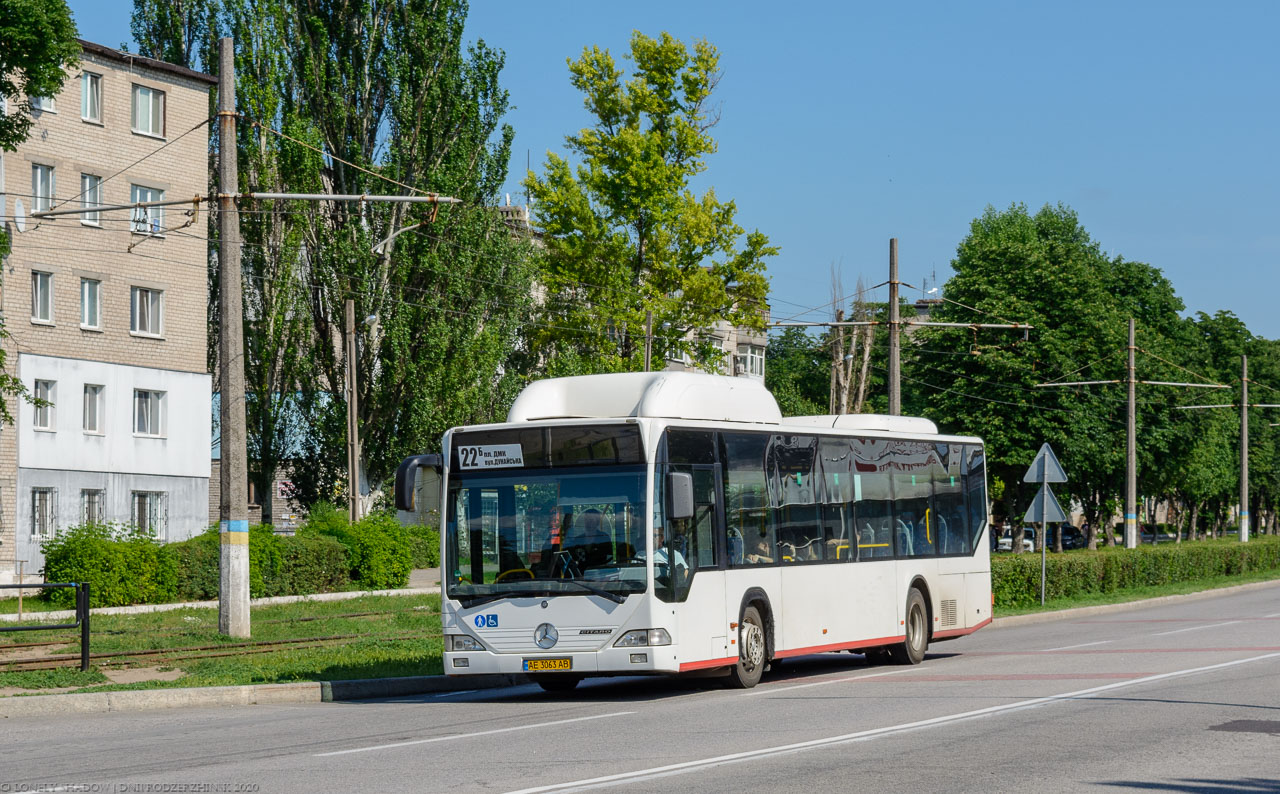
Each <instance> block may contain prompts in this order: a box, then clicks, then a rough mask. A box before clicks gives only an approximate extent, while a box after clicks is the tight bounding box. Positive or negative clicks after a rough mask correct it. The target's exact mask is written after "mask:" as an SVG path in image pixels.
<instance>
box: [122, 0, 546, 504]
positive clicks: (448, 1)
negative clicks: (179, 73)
mask: <svg viewBox="0 0 1280 794" xmlns="http://www.w3.org/2000/svg"><path fill="white" fill-rule="evenodd" d="M136 2H137V5H135V9H137V8H139V7H142V8H143V10H144V11H146V13H143V14H140V15H139V14H136V15H135V19H139V18H142V19H144V20H150V21H149V22H148V25H149V26H150V27H149V30H152V31H154V32H155V33H156V37H155V38H154V41H155V42H157V43H156V45H155V46H156V47H157V50H156V51H157V52H168V51H178V50H182V51H184V52H186V51H187V50H185V49H184V48H185V47H187V45H186V41H187V40H193V41H198V40H200V39H201V38H207V40H209V41H213V40H214V39H216V38H217V37H218V36H220V35H231V36H232V37H233V38H234V39H235V42H236V69H237V100H238V104H239V106H240V107H239V109H240V110H241V111H242V112H244V113H245V114H246V115H247V116H248V117H249V118H248V119H247V121H248V122H250V123H245V124H242V125H240V127H239V138H238V141H237V145H238V149H239V156H240V164H241V187H242V188H243V189H245V190H259V191H273V192H274V191H278V192H299V193H355V194H385V193H395V194H411V193H418V194H424V193H428V192H431V193H439V194H442V195H447V196H453V197H456V198H458V199H460V200H461V201H462V202H463V203H462V204H461V205H454V206H450V207H444V208H441V209H440V210H439V214H438V216H436V213H435V212H434V210H432V209H431V208H429V207H426V206H425V205H408V204H394V205H388V204H383V203H372V202H370V203H346V202H300V201H299V202H290V203H288V204H270V205H258V206H244V207H242V210H247V212H242V216H241V230H242V234H243V235H244V238H245V242H246V246H245V249H244V255H243V264H244V273H243V275H244V285H245V335H246V340H245V352H246V355H245V366H246V384H247V386H248V389H249V397H248V403H247V409H248V411H247V412H248V420H249V426H250V432H249V442H250V458H251V461H252V462H251V469H252V470H253V474H254V476H255V478H263V479H265V478H268V477H270V475H271V474H272V472H273V469H274V465H273V461H274V460H279V459H280V458H281V457H282V456H285V455H286V454H288V455H290V456H291V457H292V458H293V460H292V471H291V477H292V479H293V481H294V484H295V486H296V487H297V488H298V497H299V499H300V501H302V502H303V503H304V504H310V503H311V502H313V501H315V500H318V499H335V498H340V496H341V494H342V492H343V491H344V489H345V486H344V484H343V481H344V478H345V440H346V423H345V414H346V402H345V399H344V394H345V389H346V383H347V378H346V364H347V362H346V357H345V350H346V346H345V342H346V335H345V329H344V324H343V304H344V302H345V300H346V299H348V298H350V299H352V300H354V302H355V304H356V313H357V317H358V318H360V319H362V320H363V319H364V318H366V317H373V318H375V320H374V321H373V322H371V323H368V324H366V323H363V322H361V323H360V324H359V327H358V329H357V335H358V336H357V340H356V341H357V357H358V361H357V363H356V369H357V373H358V374H357V379H356V383H357V389H358V395H359V409H360V410H359V419H358V421H359V428H360V436H361V442H362V450H363V453H364V457H363V460H362V468H363V470H364V472H365V474H366V476H367V479H368V481H369V482H370V483H371V484H372V485H373V487H374V488H377V487H378V486H380V485H381V484H383V483H384V482H385V481H386V480H387V479H388V478H389V476H390V475H391V473H392V472H393V471H394V468H395V466H396V465H397V464H398V463H399V461H400V459H401V458H403V457H404V456H405V455H406V454H408V453H410V452H416V451H422V450H424V449H429V448H432V447H436V446H437V445H438V444H439V436H440V434H441V433H442V432H443V431H444V430H445V429H447V428H448V427H450V426H452V425H455V424H462V423H467V422H478V421H488V420H492V419H495V418H498V417H500V416H501V413H502V411H503V410H504V408H505V407H506V405H507V404H509V402H510V400H511V399H512V397H513V395H514V389H515V385H516V380H515V377H514V372H515V366H514V359H513V355H514V354H513V351H515V350H516V349H517V348H518V347H519V344H520V340H521V338H522V329H523V323H524V322H526V320H527V317H528V315H529V305H528V304H529V301H530V298H529V295H530V294H531V292H532V289H531V284H532V264H531V256H530V246H529V244H528V243H527V241H524V240H522V239H520V238H519V237H518V236H517V235H513V234H512V233H511V230H510V229H508V227H507V226H506V225H505V224H504V223H503V221H502V220H501V218H500V216H499V215H498V213H497V212H496V209H495V205H496V203H497V196H498V191H499V189H500V187H501V185H502V184H503V182H504V180H505V178H506V167H507V161H508V159H509V155H510V146H511V140H512V136H513V132H512V130H511V128H510V127H509V126H507V125H505V124H503V123H502V116H503V115H504V113H505V112H506V109H507V94H506V91H505V90H504V89H503V88H502V87H501V85H500V82H499V74H500V71H501V69H502V65H503V56H502V54H501V53H500V52H497V51H495V50H493V49H491V48H489V47H487V46H486V45H485V44H484V43H483V42H480V43H477V44H475V45H472V46H471V47H470V48H464V46H463V26H464V23H465V20H466V11H467V6H466V3H465V2H461V0H443V1H442V2H432V3H423V2H417V1H416V0H362V2H359V3H354V4H330V3H321V2H315V1H314V0H216V2H217V4H218V6H219V7H220V13H219V14H218V16H217V18H216V30H215V29H214V28H213V27H210V28H208V30H207V32H204V33H198V34H196V35H193V34H191V33H190V32H189V31H190V28H191V27H192V26H193V25H194V26H196V27H199V25H200V24H203V23H202V22H201V20H202V19H204V17H202V16H200V15H193V14H186V13H183V14H178V16H177V17H173V16H172V15H171V16H170V17H164V15H163V14H160V13H157V12H155V11H154V9H155V7H156V6H157V5H167V6H169V7H170V8H171V10H172V9H177V8H178V6H179V4H175V3H173V2H169V3H167V4H166V3H162V2H160V0H136ZM214 2H215V0H209V4H210V5H208V6H205V7H211V5H212V4H213V3H214ZM183 8H187V6H183ZM148 9H150V10H148ZM175 18H178V19H180V20H181V21H182V24H181V25H173V24H169V25H168V26H165V25H162V24H160V23H161V22H162V21H163V19H170V20H171V21H172V20H173V19H175ZM175 31H187V32H185V33H183V34H182V37H181V40H179V37H178V36H177V34H176V33H175ZM138 38H139V40H140V41H144V40H146V41H150V40H153V39H149V38H147V37H144V36H142V35H139V36H138ZM198 49H199V48H197V50H198ZM202 57H203V58H205V59H206V61H205V62H206V63H211V61H212V59H209V58H208V55H207V54H204V55H202ZM252 122H256V124H252ZM271 130H278V131H280V132H282V133H283V136H281V135H277V134H275V133H274V132H272V131H271ZM285 136H287V137H285ZM433 217H434V222H431V223H427V224H426V225H425V226H424V227H423V228H421V229H419V230H417V231H413V232H408V233H405V234H403V235H401V236H399V237H396V239H395V240H393V241H392V242H390V243H388V244H386V245H385V246H382V247H381V248H379V250H378V251H377V252H375V251H374V247H375V245H376V244H377V243H379V242H380V241H382V240H385V239H386V238H388V237H390V236H392V234H393V233H394V232H397V231H400V230H402V229H404V228H405V227H407V226H410V225H412V224H416V223H419V222H422V221H427V220H429V219H430V218H433ZM213 277H214V278H211V282H214V283H216V281H214V279H215V278H216V273H215V274H213ZM210 319H211V322H212V321H214V320H216V316H214V315H211V318H210ZM211 330H213V331H216V325H215V326H213V327H212V328H211ZM211 337H212V338H211V343H213V344H216V334H213V333H211ZM290 417H294V418H293V419H291V418H290ZM291 421H292V422H294V423H295V424H298V423H300V428H288V429H287V425H289V423H290V422H291ZM294 429H296V430H297V432H292V433H290V432H288V431H289V430H294ZM290 434H291V435H292V438H288V437H287V436H289V435H290ZM299 446H301V450H299ZM299 451H300V452H301V453H302V454H301V455H299V454H298V453H299Z"/></svg>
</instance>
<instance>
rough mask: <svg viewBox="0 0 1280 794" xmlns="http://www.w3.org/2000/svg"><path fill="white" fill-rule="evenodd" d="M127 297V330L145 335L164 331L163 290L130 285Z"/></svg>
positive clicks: (158, 334)
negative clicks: (128, 298)
mask: <svg viewBox="0 0 1280 794" xmlns="http://www.w3.org/2000/svg"><path fill="white" fill-rule="evenodd" d="M129 297H130V300H129V330H130V331H132V332H134V333H135V334H146V335H147V336H160V335H161V334H162V333H164V328H163V322H164V292H163V291H162V290H158V289H148V288H146V287H130V296H129Z"/></svg>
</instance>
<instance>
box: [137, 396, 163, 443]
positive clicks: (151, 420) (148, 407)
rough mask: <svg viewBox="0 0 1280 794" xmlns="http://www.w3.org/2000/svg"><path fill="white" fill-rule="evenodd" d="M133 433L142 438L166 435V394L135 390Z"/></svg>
mask: <svg viewBox="0 0 1280 794" xmlns="http://www.w3.org/2000/svg"><path fill="white" fill-rule="evenodd" d="M133 432H134V433H136V434H137V435H140V436H162V435H164V392H162V391H147V390H146V389H134V390H133Z"/></svg>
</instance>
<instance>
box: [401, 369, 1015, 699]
mask: <svg viewBox="0 0 1280 794" xmlns="http://www.w3.org/2000/svg"><path fill="white" fill-rule="evenodd" d="M420 473H421V476H420ZM985 478H986V472H985V465H984V458H983V447H982V441H981V440H980V439H977V438H972V437H966V436H948V435H940V434H938V432H937V428H936V427H935V426H934V424H933V423H932V422H930V421H928V420H926V419H917V418H910V417H890V416H867V415H852V416H805V417H790V418H786V419H784V418H783V417H782V416H781V414H780V412H779V410H778V405H777V403H776V402H775V401H774V399H773V397H772V395H770V394H769V392H768V391H766V390H765V388H764V387H763V385H761V384H760V383H759V382H756V381H752V380H749V379H745V378H730V377H721V376H714V375H699V374H690V373H631V374H618V375H594V376H584V377H575V378H558V379H552V380H545V381H540V382H536V383H533V384H532V385H530V386H529V387H528V388H526V389H525V390H524V391H523V392H522V393H521V394H520V396H519V397H518V398H517V400H516V402H515V404H514V405H513V406H512V408H511V411H510V415H509V416H508V419H507V422H506V423H503V424H490V425H477V426H470V427H460V428H455V429H453V430H450V431H449V432H448V433H446V434H445V436H444V439H443V454H441V455H419V456H414V457H411V458H408V459H406V460H405V461H404V463H403V464H401V466H400V470H399V471H398V472H397V477H396V500H397V506H398V507H399V508H400V509H401V510H414V509H415V498H414V495H415V491H417V493H418V494H419V498H418V499H417V500H416V501H417V502H418V504H417V505H416V507H417V509H418V511H419V512H420V513H421V512H423V511H424V510H431V509H440V511H441V513H442V515H441V519H442V521H441V524H442V529H441V533H440V534H441V546H442V554H441V561H442V563H441V571H442V577H441V579H442V605H441V606H442V612H443V621H444V671H445V673H446V674H448V675H468V674H482V673H527V674H530V675H531V676H533V678H534V680H536V681H538V683H539V684H541V685H542V686H543V688H545V689H548V690H565V689H569V688H572V687H573V686H576V685H577V683H578V682H579V681H580V680H581V679H582V678H584V677H587V676H598V675H634V674H647V673H686V672H690V671H705V672H704V673H703V674H715V673H717V672H719V673H723V674H726V675H727V676H728V677H729V680H730V681H731V682H732V683H733V684H734V685H736V686H740V687H752V686H755V684H756V683H757V682H758V681H759V680H760V677H761V674H762V673H763V672H764V671H765V668H766V666H767V665H768V664H769V663H770V662H771V661H773V660H778V659H785V658H787V657H791V656H799V655H803V654H813V653H820V652H826V651H856V652H859V653H865V654H867V656H868V658H870V659H874V660H879V659H892V660H895V661H897V662H900V663H904V664H917V663H919V662H920V661H921V660H922V659H923V658H924V654H925V649H926V647H927V646H928V644H929V643H930V642H936V641H938V640H945V639H951V638H954V637H959V636H962V635H965V634H969V633H971V632H974V631H976V630H977V629H979V628H981V627H982V626H984V625H986V624H987V623H989V622H990V621H991V606H992V597H991V568H990V557H989V543H990V541H989V538H988V536H987V532H988V521H987V496H986V479H985ZM415 483H419V485H418V486H417V487H416V488H415ZM437 488H438V489H439V491H438V493H439V494H440V496H439V499H440V500H441V501H440V502H439V503H436V497H435V495H434V492H435V489H437ZM427 502H430V504H423V503H427Z"/></svg>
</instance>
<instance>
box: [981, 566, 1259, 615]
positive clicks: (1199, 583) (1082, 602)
mask: <svg viewBox="0 0 1280 794" xmlns="http://www.w3.org/2000/svg"><path fill="white" fill-rule="evenodd" d="M1276 579H1280V571H1257V572H1254V573H1247V574H1240V575H1237V576H1212V577H1207V578H1204V579H1195V580H1193V581H1187V582H1175V583H1173V584H1166V585H1153V586H1151V587H1134V588H1129V589H1127V590H1120V591H1116V592H1112V593H1094V594H1090V595H1086V596H1080V597H1078V598H1056V599H1049V600H1046V601H1045V603H1044V606H1041V605H1040V604H1035V605H1034V606H1027V607H1001V608H998V609H997V610H996V612H995V616H996V617H998V618H1003V617H1010V616H1012V615H1030V614H1034V613H1037V612H1057V611H1059V610H1062V609H1075V608H1076V607H1093V606H1102V605H1105V604H1125V603H1128V602H1130V601H1142V600H1144V599H1148V598H1160V597H1162V596H1171V595H1186V594H1187V593H1199V592H1201V591H1204V590H1218V589H1221V588H1223V587H1234V586H1236V585H1241V584H1251V583H1253V582H1270V581H1274V580H1276Z"/></svg>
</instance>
